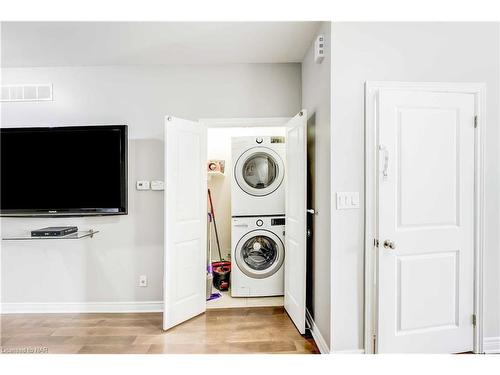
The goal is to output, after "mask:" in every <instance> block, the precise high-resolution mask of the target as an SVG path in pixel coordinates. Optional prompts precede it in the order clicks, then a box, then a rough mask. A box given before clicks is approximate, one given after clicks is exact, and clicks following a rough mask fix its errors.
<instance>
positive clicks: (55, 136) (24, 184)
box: [0, 125, 128, 216]
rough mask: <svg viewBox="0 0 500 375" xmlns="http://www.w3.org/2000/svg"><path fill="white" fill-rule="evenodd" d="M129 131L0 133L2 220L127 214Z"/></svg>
mask: <svg viewBox="0 0 500 375" xmlns="http://www.w3.org/2000/svg"><path fill="white" fill-rule="evenodd" d="M127 143H128V137H127V126H126V125H103V126H65V127H43V128H41V127H40V128H38V127H37V128H28V127H20V128H1V129H0V181H1V182H0V196H1V197H0V215H1V216H87V215H125V214H127V158H128V156H127Z"/></svg>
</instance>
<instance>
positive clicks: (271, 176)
mask: <svg viewBox="0 0 500 375" xmlns="http://www.w3.org/2000/svg"><path fill="white" fill-rule="evenodd" d="M232 167H233V178H232V181H231V216H232V225H231V242H232V244H231V245H232V246H231V259H232V262H233V266H232V270H231V296H233V297H262V296H279V295H283V292H284V260H285V245H284V244H285V239H284V236H285V139H284V137H278V136H277V137H269V136H268V137H236V138H233V139H232Z"/></svg>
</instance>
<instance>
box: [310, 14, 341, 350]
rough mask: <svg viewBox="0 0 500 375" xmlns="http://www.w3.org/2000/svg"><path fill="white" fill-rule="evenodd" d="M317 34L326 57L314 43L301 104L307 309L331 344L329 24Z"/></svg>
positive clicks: (322, 25)
mask: <svg viewBox="0 0 500 375" xmlns="http://www.w3.org/2000/svg"><path fill="white" fill-rule="evenodd" d="M317 34H323V35H324V36H325V58H324V60H323V62H322V63H321V64H316V63H315V62H314V42H313V44H312V45H311V47H310V48H309V50H308V52H307V53H306V55H305V57H304V60H303V62H302V107H303V108H304V109H306V110H307V111H308V159H309V170H310V176H309V179H308V180H309V186H308V188H309V190H310V195H309V199H308V201H309V204H310V205H312V207H310V208H314V209H315V210H316V212H317V214H316V215H315V216H314V218H313V223H312V224H313V227H312V229H313V240H312V246H310V248H309V249H308V251H309V252H310V253H309V255H308V261H309V263H310V264H309V265H308V271H309V272H311V273H312V276H311V277H310V284H312V285H310V287H309V288H310V289H311V290H308V292H309V293H310V297H311V298H308V309H309V310H310V312H311V314H312V316H313V318H314V322H315V323H316V325H317V327H318V329H319V331H320V333H321V336H322V337H323V338H324V340H325V341H326V344H327V345H328V346H330V319H331V314H330V249H331V245H330V235H331V232H330V204H331V202H330V191H331V189H330V177H331V173H330V170H331V166H330V148H331V143H330V120H331V111H330V108H331V97H330V88H331V80H330V71H331V65H330V64H331V50H332V48H335V46H334V45H332V44H331V37H330V34H331V24H330V22H322V23H321V25H320V28H319V30H318V31H317Z"/></svg>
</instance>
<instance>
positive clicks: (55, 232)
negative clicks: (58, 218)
mask: <svg viewBox="0 0 500 375" xmlns="http://www.w3.org/2000/svg"><path fill="white" fill-rule="evenodd" d="M76 232H78V227H47V228H42V229H37V230H32V231H31V237H61V236H66V235H68V234H71V233H76Z"/></svg>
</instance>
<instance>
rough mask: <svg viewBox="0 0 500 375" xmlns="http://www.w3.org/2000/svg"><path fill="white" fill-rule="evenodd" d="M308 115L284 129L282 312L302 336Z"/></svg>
mask: <svg viewBox="0 0 500 375" xmlns="http://www.w3.org/2000/svg"><path fill="white" fill-rule="evenodd" d="M306 127H307V112H306V111H305V110H302V111H301V112H300V113H299V114H298V115H296V116H295V117H294V118H293V119H291V120H290V121H289V122H288V124H287V129H286V177H285V178H286V179H287V184H286V198H285V207H286V208H285V214H286V227H285V310H286V311H287V313H288V315H289V316H290V318H291V319H292V321H293V323H294V324H295V326H296V327H297V329H298V330H299V332H300V333H301V334H304V333H305V326H306V225H307V218H306V210H307V209H306V196H307V191H306V189H307V131H306V130H307V129H306Z"/></svg>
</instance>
